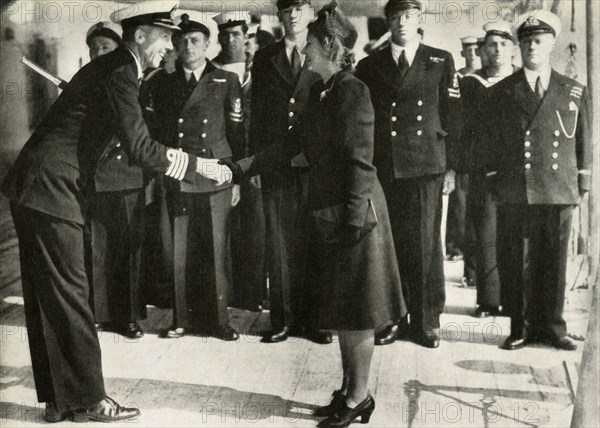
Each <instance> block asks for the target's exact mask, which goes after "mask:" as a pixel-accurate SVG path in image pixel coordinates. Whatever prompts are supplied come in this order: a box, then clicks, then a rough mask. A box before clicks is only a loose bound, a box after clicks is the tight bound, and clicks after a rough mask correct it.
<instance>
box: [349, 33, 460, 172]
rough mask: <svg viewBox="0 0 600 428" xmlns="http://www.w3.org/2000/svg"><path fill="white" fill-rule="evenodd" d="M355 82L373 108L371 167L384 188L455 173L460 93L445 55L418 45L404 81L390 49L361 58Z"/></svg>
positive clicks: (452, 65) (445, 53) (450, 57)
mask: <svg viewBox="0 0 600 428" xmlns="http://www.w3.org/2000/svg"><path fill="white" fill-rule="evenodd" d="M356 77H358V78H359V79H361V80H362V81H363V82H365V83H366V84H367V86H368V87H369V90H370V91H371V99H372V101H373V107H374V108H375V157H374V164H375V166H376V167H377V170H378V173H379V179H380V180H381V182H382V183H384V184H385V183H389V182H391V181H393V180H394V179H399V178H410V177H420V176H423V175H428V174H443V173H445V172H446V170H447V169H455V168H456V156H455V153H454V147H453V144H454V143H455V142H456V140H457V138H458V136H459V133H460V130H461V124H462V120H461V110H460V105H461V104H460V88H459V83H458V75H457V73H456V71H455V69H454V60H453V58H452V55H451V54H450V53H449V52H446V51H443V50H440V49H436V48H433V47H430V46H427V45H424V44H421V45H419V47H418V49H417V52H416V55H415V58H414V60H413V62H412V64H411V66H410V69H409V71H408V73H407V74H406V76H405V77H404V79H402V77H401V74H400V72H399V70H398V65H397V64H396V63H395V62H394V59H393V56H392V49H391V47H387V48H385V49H383V50H381V51H377V52H375V53H373V54H372V55H371V56H369V57H367V58H364V59H363V60H362V61H360V62H359V63H358V65H357V67H356Z"/></svg>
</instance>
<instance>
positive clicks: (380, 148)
mask: <svg viewBox="0 0 600 428" xmlns="http://www.w3.org/2000/svg"><path fill="white" fill-rule="evenodd" d="M385 15H386V17H387V20H388V25H389V27H390V30H391V32H392V43H391V46H390V47H388V48H386V49H383V50H381V51H378V52H375V53H373V54H372V55H371V56H369V57H367V58H365V59H363V60H362V61H361V62H360V63H359V64H358V66H357V69H356V76H357V77H358V78H359V79H361V80H363V81H364V82H365V83H366V84H367V86H368V87H369V89H370V91H371V99H372V101H373V106H374V107H375V158H374V164H375V166H376V167H377V171H378V175H379V179H380V181H381V183H382V185H383V189H384V192H385V195H386V199H387V202H388V207H389V211H390V218H391V222H392V233H393V236H394V243H395V245H396V255H397V257H398V265H399V268H400V277H401V278H402V286H403V287H405V291H404V296H405V298H406V299H407V304H408V312H409V314H410V332H409V331H406V330H408V324H407V322H406V321H407V320H406V319H405V320H403V321H402V322H400V323H398V324H400V327H399V326H398V325H397V324H394V325H391V326H389V327H387V328H386V329H384V330H383V331H382V332H380V334H378V336H377V338H376V343H377V344H380V345H384V344H388V343H392V342H394V341H395V340H396V339H397V338H398V337H399V336H400V335H402V334H407V333H411V337H412V339H413V340H414V341H415V342H416V343H419V344H421V345H423V346H426V347H429V348H436V347H438V346H439V333H438V332H437V331H436V330H438V329H439V326H440V324H439V316H440V314H441V313H442V311H443V309H444V302H445V292H444V285H445V284H444V265H443V263H444V259H443V254H442V243H441V237H440V228H441V219H442V195H443V194H449V193H451V192H452V190H453V189H454V178H455V168H456V159H455V157H454V153H453V147H452V143H453V142H454V141H456V139H457V138H458V134H459V133H460V128H461V104H460V89H459V86H458V75H457V74H456V71H455V69H454V60H453V59H452V55H451V54H450V53H449V52H446V51H442V50H439V49H435V48H432V47H430V46H427V45H424V44H422V43H421V42H420V36H419V34H418V32H417V29H418V28H419V24H420V19H421V3H420V2H419V1H417V0H390V1H389V2H388V3H387V5H386V7H385ZM398 321H400V320H398Z"/></svg>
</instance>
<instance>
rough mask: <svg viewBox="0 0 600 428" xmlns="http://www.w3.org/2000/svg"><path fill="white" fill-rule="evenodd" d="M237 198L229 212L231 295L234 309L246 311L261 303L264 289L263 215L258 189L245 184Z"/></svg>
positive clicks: (261, 200)
mask: <svg viewBox="0 0 600 428" xmlns="http://www.w3.org/2000/svg"><path fill="white" fill-rule="evenodd" d="M241 196H242V199H241V201H240V203H239V204H238V206H237V207H235V208H234V212H233V227H232V265H233V292H234V295H235V306H237V307H240V308H250V307H256V306H258V305H260V304H262V299H263V295H264V293H265V290H266V287H267V275H266V270H265V247H266V243H265V214H264V209H263V198H262V193H261V190H260V189H258V188H256V187H254V185H252V184H251V183H250V182H248V181H245V182H243V183H242V184H241Z"/></svg>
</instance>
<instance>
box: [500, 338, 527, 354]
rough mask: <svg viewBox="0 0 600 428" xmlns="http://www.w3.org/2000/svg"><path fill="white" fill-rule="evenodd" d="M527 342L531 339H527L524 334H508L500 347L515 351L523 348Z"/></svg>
mask: <svg viewBox="0 0 600 428" xmlns="http://www.w3.org/2000/svg"><path fill="white" fill-rule="evenodd" d="M528 343H531V340H528V339H527V337H526V336H521V335H515V336H513V335H510V336H508V337H507V338H506V340H505V341H504V343H503V344H502V346H501V348H502V349H506V350H507V351H515V350H517V349H522V348H524V347H525V346H527V344H528Z"/></svg>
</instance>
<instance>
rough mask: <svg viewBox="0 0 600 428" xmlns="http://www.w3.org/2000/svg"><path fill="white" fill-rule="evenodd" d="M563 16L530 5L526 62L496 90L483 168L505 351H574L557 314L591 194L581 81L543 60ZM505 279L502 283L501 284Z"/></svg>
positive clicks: (523, 34)
mask: <svg viewBox="0 0 600 428" xmlns="http://www.w3.org/2000/svg"><path fill="white" fill-rule="evenodd" d="M560 29H561V24H560V19H559V18H558V17H557V16H556V15H554V14H552V13H550V12H547V11H541V10H540V11H536V12H534V13H532V14H530V15H529V16H527V17H526V19H525V20H524V21H523V23H522V24H521V25H520V26H519V27H518V37H519V41H520V44H521V52H522V57H523V64H524V68H523V69H522V70H521V71H519V72H517V73H515V74H513V75H512V76H510V77H508V78H506V79H504V80H503V81H502V82H500V83H498V84H497V85H496V86H494V88H493V92H492V94H491V99H493V100H494V105H495V106H496V110H495V111H492V112H491V117H490V118H489V121H490V123H491V126H490V129H494V130H497V133H494V135H492V136H491V137H492V138H490V139H489V140H488V141H487V150H486V153H487V161H486V170H487V177H488V180H489V183H490V184H491V185H492V188H493V189H494V192H495V193H496V195H497V199H498V201H499V203H500V204H501V205H500V210H501V211H503V214H502V215H500V216H499V224H498V236H499V238H500V239H502V240H503V241H505V243H506V245H503V246H502V249H504V248H506V251H504V250H503V251H501V252H500V254H499V255H498V257H499V263H501V264H502V265H505V266H507V269H501V271H506V273H507V275H506V278H503V286H506V287H508V288H509V289H508V290H507V293H506V296H507V297H508V298H509V299H508V301H506V302H503V303H504V306H505V307H506V311H507V313H508V315H509V316H510V318H511V334H510V336H509V337H508V339H507V340H506V342H505V343H504V345H503V347H504V348H505V349H510V350H512V349H519V348H522V347H523V346H526V345H527V344H528V343H531V342H536V341H546V342H550V343H551V344H552V345H554V346H555V347H557V348H559V349H566V350H574V349H576V345H575V344H574V343H573V342H571V341H570V340H569V339H568V338H567V337H566V335H567V328H566V323H565V320H564V319H563V316H562V313H563V307H564V299H565V285H566V267H567V248H568V242H569V234H570V231H571V220H572V213H573V207H574V206H575V205H577V204H579V203H580V201H581V198H582V197H583V196H584V195H585V194H586V193H587V192H588V190H589V188H590V181H591V170H590V168H591V162H592V157H591V146H590V142H589V139H588V134H587V133H588V129H587V127H588V117H587V115H588V107H587V104H588V103H587V91H586V88H585V87H584V86H583V85H581V84H579V83H578V82H576V81H574V80H572V79H569V78H567V77H565V76H563V75H561V74H559V73H558V72H556V71H555V70H553V69H552V67H551V66H550V54H551V52H552V50H553V48H554V46H555V43H556V37H557V36H558V35H559V34H560ZM504 279H506V281H504Z"/></svg>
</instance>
